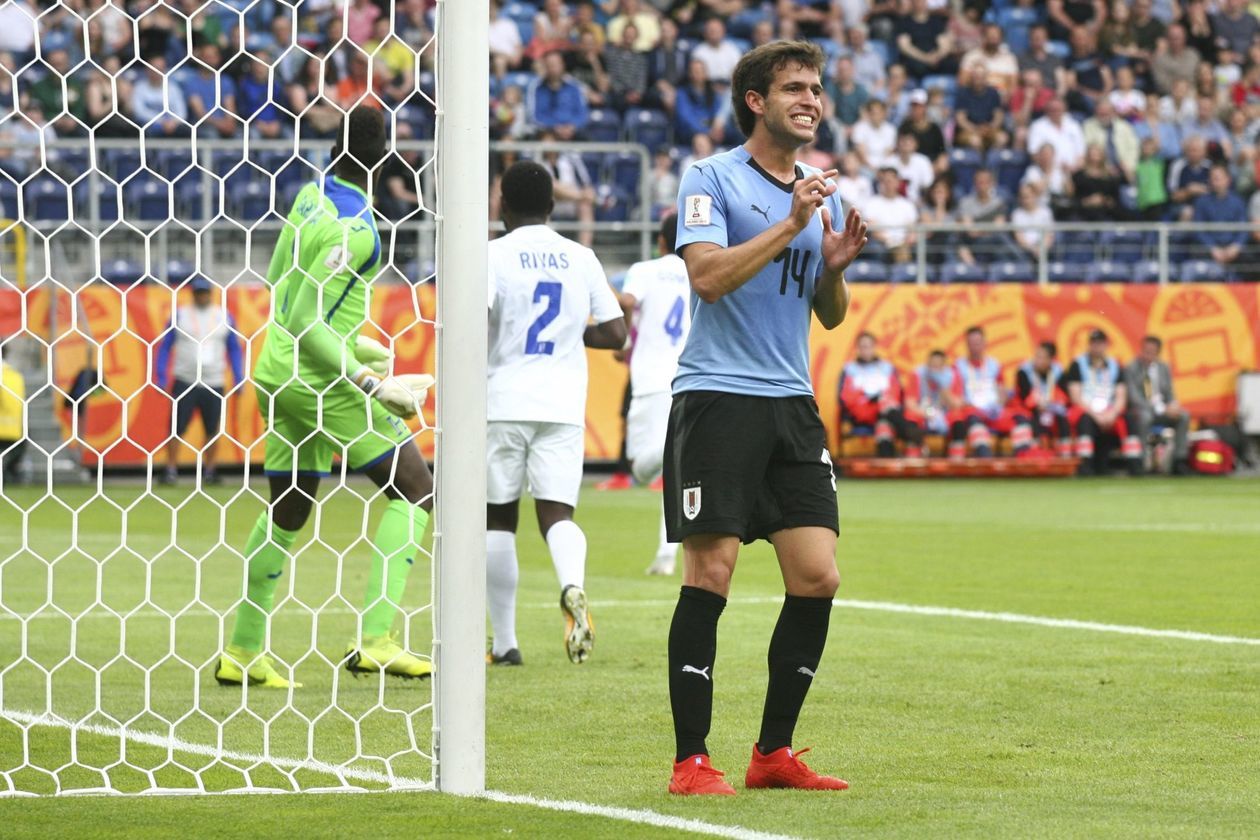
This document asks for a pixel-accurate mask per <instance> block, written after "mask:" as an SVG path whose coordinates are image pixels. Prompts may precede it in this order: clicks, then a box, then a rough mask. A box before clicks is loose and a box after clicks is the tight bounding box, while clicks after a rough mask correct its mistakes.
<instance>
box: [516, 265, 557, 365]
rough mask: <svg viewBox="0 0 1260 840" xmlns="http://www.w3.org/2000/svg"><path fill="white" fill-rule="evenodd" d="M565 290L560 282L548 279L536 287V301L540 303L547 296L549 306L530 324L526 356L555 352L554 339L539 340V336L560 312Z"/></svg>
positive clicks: (545, 354) (526, 336)
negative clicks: (561, 297)
mask: <svg viewBox="0 0 1260 840" xmlns="http://www.w3.org/2000/svg"><path fill="white" fill-rule="evenodd" d="M563 291H564V287H563V286H561V285H560V284H559V283H554V282H550V281H546V280H544V281H542V282H540V283H539V284H538V285H537V286H535V287H534V303H539V302H540V301H542V300H543V298H546V299H547V308H546V309H544V310H543V311H542V313H541V314H540V315H539V316H538V317H537V318H536V319H534V323H532V324H530V327H529V332H528V333H526V334H525V355H526V356H550V355H551V354H552V353H554V352H555V350H556V343H555V342H554V341H539V340H538V336H539V334H540V333H541V332H542V331H543V330H545V329H547V325H548V324H550V323H551V322H552V321H554V320H556V316H557V315H559V314H560V293H561V292H563Z"/></svg>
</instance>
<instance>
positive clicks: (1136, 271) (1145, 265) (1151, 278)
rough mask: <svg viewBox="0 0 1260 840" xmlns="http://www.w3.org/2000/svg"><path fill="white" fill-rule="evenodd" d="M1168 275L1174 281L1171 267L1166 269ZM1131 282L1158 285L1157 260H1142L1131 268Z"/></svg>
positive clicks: (1174, 275) (1174, 277) (1174, 276)
mask: <svg viewBox="0 0 1260 840" xmlns="http://www.w3.org/2000/svg"><path fill="white" fill-rule="evenodd" d="M1168 273H1169V275H1170V277H1171V279H1176V274H1175V273H1174V272H1173V267H1172V266H1169V267H1168ZM1133 280H1134V282H1136V283H1158V282H1159V261H1158V260H1142V261H1140V262H1139V263H1138V264H1137V265H1135V266H1133Z"/></svg>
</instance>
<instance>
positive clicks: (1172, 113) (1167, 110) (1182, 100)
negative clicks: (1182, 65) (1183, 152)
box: [1159, 79, 1199, 139]
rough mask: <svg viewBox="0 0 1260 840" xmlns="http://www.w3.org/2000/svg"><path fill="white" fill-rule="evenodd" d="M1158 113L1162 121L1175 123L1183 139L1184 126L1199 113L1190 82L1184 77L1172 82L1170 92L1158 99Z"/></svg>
mask: <svg viewBox="0 0 1260 840" xmlns="http://www.w3.org/2000/svg"><path fill="white" fill-rule="evenodd" d="M1159 115H1160V118H1161V119H1163V121H1164V122H1166V123H1171V124H1173V125H1175V126H1176V127H1177V130H1178V131H1179V132H1182V138H1183V139H1184V136H1185V135H1184V126H1186V125H1187V124H1188V123H1192V122H1194V120H1195V118H1196V117H1197V116H1198V115H1199V103H1198V100H1197V99H1196V98H1195V96H1194V89H1193V88H1192V87H1191V84H1190V82H1188V81H1186V80H1185V79H1178V80H1177V81H1175V82H1173V86H1172V92H1171V93H1169V94H1168V95H1167V96H1163V97H1161V98H1160V100H1159Z"/></svg>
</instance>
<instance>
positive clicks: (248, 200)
mask: <svg viewBox="0 0 1260 840" xmlns="http://www.w3.org/2000/svg"><path fill="white" fill-rule="evenodd" d="M227 206H228V212H230V213H231V214H232V216H233V218H234V219H235V220H236V221H238V222H240V223H241V224H243V225H252V224H254V223H255V222H257V221H258V220H259V219H262V218H264V217H266V216H267V214H268V213H270V212H271V187H270V186H269V185H267V184H264V183H261V182H259V181H250V182H249V183H247V184H245V185H244V187H243V188H241V189H240V190H239V191H236V192H233V193H232V194H231V195H230V197H229V201H228V202H227Z"/></svg>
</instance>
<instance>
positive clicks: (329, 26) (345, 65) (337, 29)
mask: <svg viewBox="0 0 1260 840" xmlns="http://www.w3.org/2000/svg"><path fill="white" fill-rule="evenodd" d="M342 28H343V27H342V20H341V15H337V16H336V17H334V18H330V19H329V20H328V22H327V23H326V24H325V25H324V29H323V32H322V33H321V34H323V36H324V37H323V40H322V41H321V43H320V46H319V49H320V51H321V52H322V53H323V54H324V64H326V65H330V66H331V67H332V68H333V69H334V70H335V76H336V78H337V80H338V81H340V80H341V79H344V78H345V77H346V76H347V75H348V74H349V73H350V55H351V54H352V53H357V52H358V50H356V49H354V48H352V47H351V45H350V44H349V43H348V42H346V43H343V41H344V40H345V39H344V38H343V37H342V34H341V33H342ZM212 40H213V39H212ZM216 43H217V42H216Z"/></svg>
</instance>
